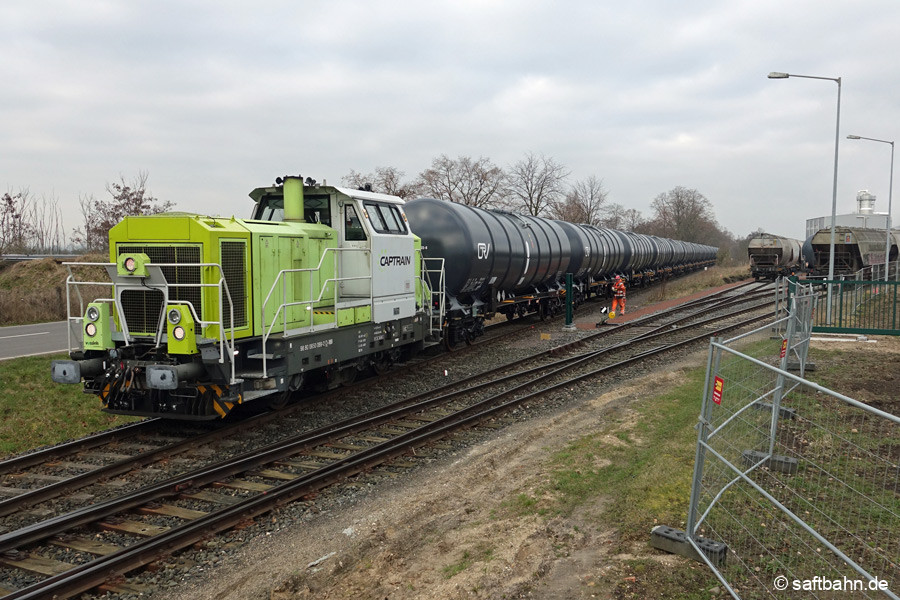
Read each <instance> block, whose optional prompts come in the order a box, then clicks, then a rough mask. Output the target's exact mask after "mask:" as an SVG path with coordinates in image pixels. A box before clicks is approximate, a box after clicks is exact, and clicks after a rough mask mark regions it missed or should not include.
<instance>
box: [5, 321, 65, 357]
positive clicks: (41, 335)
mask: <svg viewBox="0 0 900 600" xmlns="http://www.w3.org/2000/svg"><path fill="white" fill-rule="evenodd" d="M75 326H76V327H77V324H76V325H75ZM74 333H75V334H76V335H78V336H79V337H78V338H77V339H76V338H73V342H76V344H77V345H80V341H81V338H80V334H81V330H80V329H77V330H75V332H74ZM67 343H68V338H67V336H66V321H56V322H53V323H38V324H36V325H13V326H12V327H0V360H6V359H9V358H18V357H22V356H36V355H40V354H52V353H54V352H65V351H66V350H67V349H68V348H67V346H66V344H67Z"/></svg>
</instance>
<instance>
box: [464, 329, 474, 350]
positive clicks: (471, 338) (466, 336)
mask: <svg viewBox="0 0 900 600" xmlns="http://www.w3.org/2000/svg"><path fill="white" fill-rule="evenodd" d="M463 339H465V342H466V346H471V345H472V342H473V341H474V336H473V335H472V332H471V331H470V330H469V329H468V328H466V329H464V330H463Z"/></svg>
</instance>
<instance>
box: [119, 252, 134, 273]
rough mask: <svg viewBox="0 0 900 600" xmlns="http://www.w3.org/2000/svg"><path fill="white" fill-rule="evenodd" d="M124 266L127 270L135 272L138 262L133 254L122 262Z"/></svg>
mask: <svg viewBox="0 0 900 600" xmlns="http://www.w3.org/2000/svg"><path fill="white" fill-rule="evenodd" d="M122 266H123V267H125V270H126V271H128V272H129V273H134V270H135V269H137V262H136V261H135V260H134V257H133V256H129V257H128V258H126V259H125V262H123V263H122Z"/></svg>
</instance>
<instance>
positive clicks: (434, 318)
mask: <svg viewBox="0 0 900 600" xmlns="http://www.w3.org/2000/svg"><path fill="white" fill-rule="evenodd" d="M416 252H417V253H418V254H419V258H420V260H421V264H422V273H421V274H420V275H419V277H418V278H417V279H418V280H419V283H420V284H421V286H422V299H423V301H424V300H425V299H426V298H427V299H428V302H427V306H426V307H425V310H426V312H427V313H428V317H429V324H428V333H429V336H430V337H431V338H433V339H438V338H439V337H440V336H441V332H442V331H443V327H444V315H445V314H447V305H446V297H447V294H446V293H445V292H446V290H447V286H446V283H445V281H444V275H445V271H444V260H445V259H444V258H425V256H423V255H422V251H421V250H417V251H416ZM433 281H437V284H436V285H435V287H431V283H430V282H433Z"/></svg>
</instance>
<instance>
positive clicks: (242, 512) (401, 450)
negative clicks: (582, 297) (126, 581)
mask: <svg viewBox="0 0 900 600" xmlns="http://www.w3.org/2000/svg"><path fill="white" fill-rule="evenodd" d="M766 295H768V294H766ZM770 305H771V303H770V302H769V301H766V300H764V299H762V298H760V297H756V296H755V295H754V293H753V292H747V291H744V292H743V293H741V292H736V293H732V294H725V295H722V296H721V297H719V298H714V299H704V300H703V301H698V302H695V303H690V304H685V305H682V306H679V307H676V308H675V309H673V310H670V311H666V312H665V313H659V314H656V315H650V316H647V317H644V318H641V319H635V320H634V321H631V322H629V323H626V324H625V325H619V326H615V327H608V328H605V329H602V330H600V331H597V332H596V333H592V334H590V335H588V336H584V337H583V338H582V339H581V340H579V345H577V346H576V345H570V346H568V347H565V348H562V347H557V348H553V349H550V350H544V351H542V352H539V353H534V354H533V355H532V356H531V357H530V358H529V360H528V361H522V360H516V361H514V364H508V365H505V366H503V367H498V368H496V369H492V370H489V371H485V372H482V373H479V374H477V375H473V376H471V377H469V378H464V379H462V380H459V381H454V382H452V383H449V384H447V385H446V386H442V387H440V388H438V389H435V390H430V391H428V392H424V393H422V394H418V395H416V396H412V397H410V398H406V399H404V400H401V401H400V402H397V403H394V404H392V405H389V406H385V407H382V408H380V409H377V410H375V411H370V412H369V413H367V414H364V415H361V416H358V417H354V418H351V419H347V420H345V421H342V422H339V423H332V424H329V425H327V426H325V427H321V428H319V429H316V430H313V431H307V432H304V433H301V434H297V435H294V436H292V437H290V438H286V439H284V440H281V441H279V442H277V443H274V444H270V445H269V446H266V447H264V448H262V449H257V450H254V451H252V452H247V453H245V454H241V455H237V456H234V457H232V458H230V459H228V460H224V461H220V462H218V463H217V464H213V465H209V466H206V467H204V468H201V469H197V470H194V471H191V472H189V473H185V474H182V475H179V476H176V477H172V478H169V479H167V480H165V481H161V482H159V483H156V484H153V485H149V486H145V487H143V488H141V489H139V490H135V491H133V492H130V493H128V494H123V495H122V496H120V497H118V498H114V499H110V500H108V501H105V502H101V503H96V504H94V505H90V506H84V507H82V508H79V509H77V510H73V511H71V512H68V513H66V514H62V515H59V516H55V517H52V518H49V519H45V520H43V521H40V522H37V523H33V524H30V525H28V526H25V527H22V528H19V529H17V530H15V531H10V532H8V533H5V534H3V535H0V564H2V565H3V569H2V572H0V582H2V581H8V582H13V583H14V584H15V585H14V587H15V588H17V589H7V590H0V591H5V592H7V595H6V596H5V597H7V598H11V599H12V598H44V597H51V596H56V597H69V596H72V595H74V594H77V593H79V592H81V591H85V590H88V589H91V588H93V587H96V586H99V585H101V584H102V583H103V582H105V581H107V580H109V579H110V578H111V577H112V576H114V575H116V574H121V573H125V572H128V571H131V570H133V569H135V568H137V567H139V566H141V565H144V564H147V563H149V562H152V561H154V560H157V559H159V558H160V557H162V556H165V555H167V554H170V553H171V552H173V551H175V550H177V549H179V548H183V547H185V546H188V545H190V544H193V543H195V542H197V541H200V540H203V539H205V538H207V537H209V536H210V535H214V534H215V532H218V531H222V530H224V529H228V528H231V527H234V526H235V525H237V524H240V523H242V522H247V521H248V520H250V519H253V518H254V517H256V516H258V515H260V514H263V513H265V512H267V511H270V510H272V509H273V508H276V507H278V506H281V505H283V504H285V503H287V502H291V501H294V500H297V499H300V498H304V497H306V498H308V497H310V495H311V494H314V493H315V492H316V491H318V490H320V489H322V488H323V487H326V486H328V485H331V484H333V483H335V482H338V481H341V480H343V479H345V478H347V477H349V476H352V475H354V474H357V473H360V472H363V471H367V470H369V469H372V468H374V467H375V466H377V465H380V464H383V463H385V462H388V461H391V460H396V459H398V458H399V457H402V456H405V455H407V454H408V453H410V452H411V451H412V450H413V449H415V448H417V447H419V446H422V445H425V444H428V443H430V442H433V441H434V440H437V439H439V438H442V437H445V436H447V435H450V434H451V433H452V432H454V431H458V430H459V429H462V428H469V427H473V426H476V425H478V424H479V423H484V422H485V421H486V420H491V419H495V418H497V417H498V416H499V415H501V414H503V413H504V412H506V411H509V410H510V409H512V408H514V407H517V406H521V405H523V404H526V403H529V402H535V401H537V400H538V399H539V398H541V397H543V396H546V395H548V394H552V393H554V392H555V391H557V390H559V388H561V387H563V386H565V387H567V388H568V387H571V386H572V385H573V384H574V383H575V382H578V381H583V380H588V379H591V378H596V377H598V376H600V375H601V374H602V373H604V372H608V371H610V370H614V369H617V368H620V367H622V366H623V365H626V364H633V363H634V362H637V361H640V360H643V359H646V358H647V357H649V356H652V355H655V354H660V353H663V352H670V351H671V350H673V349H675V348H679V347H683V346H684V345H687V344H691V343H694V342H696V341H698V340H704V341H705V340H706V339H708V338H709V337H710V336H711V335H715V334H717V333H719V332H721V331H724V330H730V329H735V328H740V327H743V326H746V325H748V324H749V323H752V322H755V321H757V320H760V319H763V318H768V317H769V316H770V313H769V312H768V310H767V309H768V308H769V307H770ZM754 311H755V312H756V313H757V314H756V315H753V314H752V313H753V312H754ZM763 311H765V312H764V313H763ZM698 313H699V314H698ZM760 313H762V314H760ZM748 315H749V316H748ZM673 324H674V325H675V327H674V328H673ZM626 325H627V327H626ZM629 331H630V334H627V332H629ZM601 360H602V362H601ZM485 380H488V381H485ZM0 585H2V583H0Z"/></svg>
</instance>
